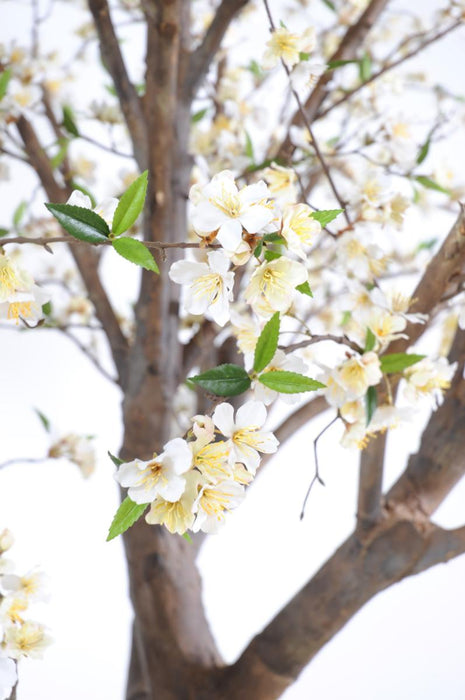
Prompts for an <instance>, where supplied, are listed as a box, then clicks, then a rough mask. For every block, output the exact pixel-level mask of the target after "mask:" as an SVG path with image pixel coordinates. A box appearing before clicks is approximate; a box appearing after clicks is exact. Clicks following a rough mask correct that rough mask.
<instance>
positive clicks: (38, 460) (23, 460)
mask: <svg viewBox="0 0 465 700" xmlns="http://www.w3.org/2000/svg"><path fill="white" fill-rule="evenodd" d="M48 459H49V457H47V456H45V457H13V458H12V459H7V460H6V462H2V463H1V464H0V469H5V468H6V467H10V466H11V465H12V464H42V462H46V461H47V460H48Z"/></svg>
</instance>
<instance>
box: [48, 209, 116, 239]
mask: <svg viewBox="0 0 465 700" xmlns="http://www.w3.org/2000/svg"><path fill="white" fill-rule="evenodd" d="M45 206H46V207H47V209H48V210H49V212H50V213H51V214H53V216H54V217H55V219H56V220H57V221H58V222H59V223H60V224H61V225H62V226H63V228H64V229H65V231H67V232H68V233H69V234H70V235H71V236H73V238H77V239H78V240H80V241H87V243H104V242H105V241H108V236H109V235H110V229H109V228H108V224H107V222H106V221H105V220H104V219H102V217H101V216H99V215H98V214H96V213H95V212H94V211H92V209H86V208H85V207H75V206H74V205H72V204H46V205H45Z"/></svg>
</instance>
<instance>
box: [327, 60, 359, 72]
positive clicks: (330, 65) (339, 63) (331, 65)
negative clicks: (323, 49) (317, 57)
mask: <svg viewBox="0 0 465 700" xmlns="http://www.w3.org/2000/svg"><path fill="white" fill-rule="evenodd" d="M358 62H359V61H358V59H357V58H349V59H346V60H341V61H330V62H329V63H328V70H334V69H335V68H340V67H341V66H347V65H348V64H349V63H358Z"/></svg>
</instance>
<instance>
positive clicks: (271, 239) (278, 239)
mask: <svg viewBox="0 0 465 700" xmlns="http://www.w3.org/2000/svg"><path fill="white" fill-rule="evenodd" d="M263 240H264V241H265V243H282V244H285V243H286V241H285V240H284V238H283V237H282V236H280V235H279V233H277V232H276V231H275V232H274V233H265V235H264V236H263Z"/></svg>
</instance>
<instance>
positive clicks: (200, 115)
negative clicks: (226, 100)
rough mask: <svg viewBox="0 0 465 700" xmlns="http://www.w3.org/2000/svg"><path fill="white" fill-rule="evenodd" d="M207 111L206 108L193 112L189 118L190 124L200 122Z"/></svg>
mask: <svg viewBox="0 0 465 700" xmlns="http://www.w3.org/2000/svg"><path fill="white" fill-rule="evenodd" d="M208 109H209V108H208V107H205V109H200V110H199V111H198V112H194V114H193V115H192V117H191V124H197V122H199V121H201V120H202V119H203V118H204V116H205V115H206V113H207V112H208Z"/></svg>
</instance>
